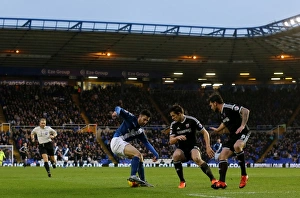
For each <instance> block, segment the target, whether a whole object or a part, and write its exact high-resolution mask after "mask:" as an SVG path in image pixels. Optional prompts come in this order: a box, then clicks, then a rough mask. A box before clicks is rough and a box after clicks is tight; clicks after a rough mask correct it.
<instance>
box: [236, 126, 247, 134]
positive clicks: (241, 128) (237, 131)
mask: <svg viewBox="0 0 300 198" xmlns="http://www.w3.org/2000/svg"><path fill="white" fill-rule="evenodd" d="M244 128H245V127H244V126H240V127H239V128H238V129H237V130H236V132H235V134H239V133H240V132H242V131H243V130H244Z"/></svg>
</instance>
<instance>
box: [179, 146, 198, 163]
mask: <svg viewBox="0 0 300 198" xmlns="http://www.w3.org/2000/svg"><path fill="white" fill-rule="evenodd" d="M178 149H180V150H182V151H183V153H184V157H185V161H182V162H188V161H190V160H192V150H193V149H197V150H198V151H199V153H200V155H201V151H200V148H199V147H198V146H194V147H192V148H188V149H186V148H185V149H182V148H178Z"/></svg>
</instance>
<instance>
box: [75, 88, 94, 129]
mask: <svg viewBox="0 0 300 198" xmlns="http://www.w3.org/2000/svg"><path fill="white" fill-rule="evenodd" d="M72 100H73V102H74V103H75V104H76V106H77V107H78V109H80V115H81V117H82V118H83V119H84V122H85V124H90V120H89V118H88V117H87V116H86V115H85V112H84V111H82V109H81V107H80V101H79V94H72Z"/></svg>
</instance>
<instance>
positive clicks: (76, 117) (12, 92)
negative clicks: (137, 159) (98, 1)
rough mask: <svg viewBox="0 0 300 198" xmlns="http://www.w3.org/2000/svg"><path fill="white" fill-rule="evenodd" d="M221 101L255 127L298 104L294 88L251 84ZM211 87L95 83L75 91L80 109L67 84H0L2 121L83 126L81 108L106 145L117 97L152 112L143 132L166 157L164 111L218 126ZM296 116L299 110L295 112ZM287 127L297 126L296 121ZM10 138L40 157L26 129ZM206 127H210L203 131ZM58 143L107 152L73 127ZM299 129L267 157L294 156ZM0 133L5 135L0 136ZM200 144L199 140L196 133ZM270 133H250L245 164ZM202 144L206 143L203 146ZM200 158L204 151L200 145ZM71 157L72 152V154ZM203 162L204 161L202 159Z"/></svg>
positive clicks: (276, 120) (87, 152) (91, 154)
mask: <svg viewBox="0 0 300 198" xmlns="http://www.w3.org/2000/svg"><path fill="white" fill-rule="evenodd" d="M218 91H219V92H220V93H221V95H222V96H223V98H224V100H225V103H226V102H232V103H237V104H241V105H244V106H246V107H247V108H249V109H250V111H251V112H250V119H249V122H248V124H249V126H250V128H252V129H253V128H254V130H256V126H259V125H266V124H268V125H271V126H277V125H279V124H286V123H287V122H288V121H289V119H290V118H291V116H292V114H293V113H294V111H295V109H296V108H297V106H298V105H299V103H298V101H297V97H296V96H298V95H299V92H300V91H299V88H293V89H270V88H259V89H257V90H253V89H252V88H251V89H250V88H243V89H220V90H218ZM211 92H212V91H205V90H193V91H188V90H181V91H176V90H156V91H152V90H150V91H149V90H144V89H143V88H141V87H137V86H133V85H122V86H121V85H114V86H112V85H111V86H95V87H93V88H92V89H91V90H84V91H82V92H81V94H80V105H81V106H80V107H77V105H76V104H75V103H74V102H73V101H72V97H71V94H73V87H70V86H45V87H40V86H8V85H1V86H0V94H1V96H3V97H1V101H0V102H1V105H2V107H3V112H4V114H5V117H6V120H7V121H8V122H9V123H10V124H11V125H12V126H14V127H16V126H36V125H38V122H39V119H40V118H41V117H44V118H46V119H47V124H48V125H50V126H62V125H64V124H84V123H85V122H84V120H83V118H82V117H81V113H82V112H83V113H84V114H85V115H87V117H88V119H89V120H90V122H91V123H95V124H97V125H98V126H101V127H100V128H101V129H100V130H101V137H102V139H103V141H104V142H105V144H106V145H107V146H108V148H109V144H110V140H111V136H112V133H113V131H114V127H117V126H118V125H120V123H121V121H122V120H120V119H115V120H113V119H111V112H112V111H113V110H114V107H115V106H116V105H117V104H118V102H119V101H120V100H122V102H123V107H124V108H125V109H128V110H130V111H131V112H133V113H134V114H138V113H139V112H140V111H141V110H142V109H149V110H150V111H151V113H152V117H151V122H150V124H151V125H155V127H149V128H147V132H146V134H147V136H148V138H149V140H150V141H151V144H152V145H154V147H155V148H156V149H157V150H158V151H159V154H160V156H161V158H166V159H167V158H171V153H172V152H173V147H171V146H170V145H169V144H168V139H169V137H168V134H165V133H161V130H162V129H163V128H164V126H167V125H168V124H169V123H170V121H171V120H170V117H169V116H168V109H169V107H170V106H171V105H173V104H175V103H177V104H180V105H182V106H183V107H184V109H186V112H185V114H187V115H192V116H194V117H196V118H197V119H199V120H200V122H201V123H202V124H203V125H206V126H213V125H218V123H219V120H218V117H216V116H215V114H214V113H213V112H212V111H211V110H210V108H209V106H208V104H207V101H206V100H207V97H208V95H209V94H210V93H211ZM298 115H299V114H298ZM157 126H162V127H157ZM292 126H299V125H298V121H297V120H296V119H295V121H294V122H293V125H292ZM15 129H16V130H15V131H13V133H12V136H13V138H14V140H15V142H16V145H17V147H18V148H20V146H21V145H22V143H24V142H26V143H28V148H29V151H30V153H29V154H28V158H32V159H39V157H40V156H39V153H38V149H37V147H36V145H34V144H32V143H31V142H30V140H29V133H30V130H29V129H27V128H22V127H16V128H15ZM208 130H209V129H208ZM58 132H59V133H58V134H59V135H58V137H57V138H56V140H55V141H56V142H57V145H58V146H60V147H63V145H64V144H68V146H69V148H70V150H71V153H73V150H74V149H75V147H76V145H77V144H78V143H81V144H82V145H83V150H84V159H85V160H88V159H89V160H91V159H92V160H95V161H100V160H102V159H107V156H106V155H105V153H104V152H103V150H102V149H101V147H100V145H99V144H98V143H97V141H96V138H95V134H92V133H78V132H77V131H76V130H65V129H60V130H58ZM299 133H300V132H299V131H294V132H293V133H292V132H288V133H286V135H283V136H282V137H281V139H280V140H279V141H278V143H277V144H276V145H275V146H274V148H273V149H272V150H271V151H270V152H269V153H268V155H267V158H273V157H274V156H275V155H278V156H280V157H284V158H291V159H293V161H297V160H299V154H300V148H299V146H298V145H300V140H299ZM3 134H4V135H3ZM9 136H10V135H9V134H6V133H1V137H0V144H8V139H9V138H8V137H9ZM198 138H199V142H202V143H203V144H204V142H203V138H202V137H201V136H199V137H198ZM217 138H221V139H222V141H225V140H226V138H227V137H226V134H223V135H216V134H211V144H213V143H214V142H215V141H216V139H217ZM273 140H274V134H270V133H266V132H260V131H257V132H253V133H252V136H251V138H250V140H249V141H248V144H247V148H246V149H245V153H246V158H247V161H248V162H255V161H257V160H258V159H259V158H260V156H261V155H262V154H263V152H264V151H265V150H266V149H267V148H268V146H269V145H270V144H271V143H272V142H273ZM133 144H134V146H136V147H138V148H140V150H141V152H142V153H144V155H145V158H151V157H152V156H151V153H148V151H146V150H145V148H144V147H141V146H140V145H139V142H134V143H133ZM203 148H205V147H203ZM202 154H203V155H204V157H203V158H204V159H207V158H205V150H203V149H202ZM71 159H72V156H71ZM207 160H208V159H207Z"/></svg>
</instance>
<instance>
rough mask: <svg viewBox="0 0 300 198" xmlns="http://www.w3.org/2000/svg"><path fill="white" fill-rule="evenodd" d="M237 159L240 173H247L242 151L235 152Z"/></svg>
mask: <svg viewBox="0 0 300 198" xmlns="http://www.w3.org/2000/svg"><path fill="white" fill-rule="evenodd" d="M236 156H237V159H238V160H239V165H240V167H241V174H242V175H247V173H246V165H245V154H244V151H241V152H239V153H236Z"/></svg>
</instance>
